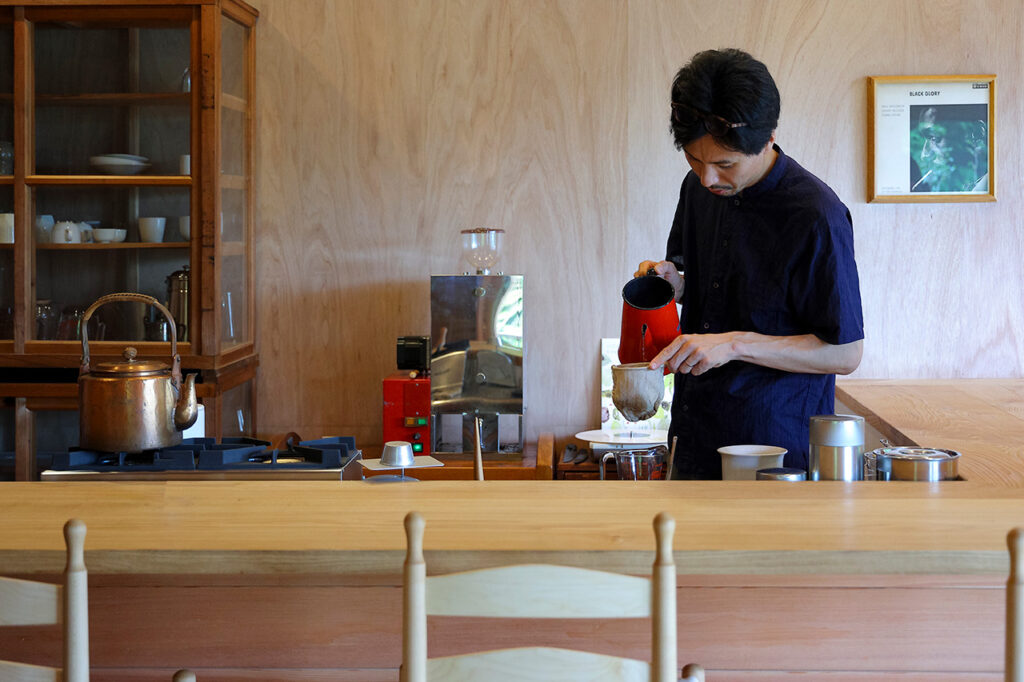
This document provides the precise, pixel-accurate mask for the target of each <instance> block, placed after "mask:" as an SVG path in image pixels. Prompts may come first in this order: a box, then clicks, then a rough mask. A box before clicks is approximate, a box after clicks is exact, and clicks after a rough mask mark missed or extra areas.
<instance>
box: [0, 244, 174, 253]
mask: <svg viewBox="0 0 1024 682" xmlns="http://www.w3.org/2000/svg"><path fill="white" fill-rule="evenodd" d="M8 246H10V245H9V244H8ZM188 246H189V243H188V242H110V243H109V244H100V243H91V244H36V249H38V250H40V251H106V250H109V249H187V248H188Z"/></svg>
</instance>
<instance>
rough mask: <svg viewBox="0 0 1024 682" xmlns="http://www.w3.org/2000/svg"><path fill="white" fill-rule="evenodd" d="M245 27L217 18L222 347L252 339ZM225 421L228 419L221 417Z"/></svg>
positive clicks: (247, 46)
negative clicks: (219, 77)
mask: <svg viewBox="0 0 1024 682" xmlns="http://www.w3.org/2000/svg"><path fill="white" fill-rule="evenodd" d="M250 37H251V35H250V30H249V29H248V28H246V27H245V26H243V25H242V24H240V23H238V22H237V21H234V20H233V19H231V18H230V17H227V16H223V17H222V18H221V59H222V69H221V111H220V114H221V130H220V134H221V156H220V158H221V168H220V170H221V176H220V178H221V195H220V204H221V232H220V239H221V249H222V258H221V273H220V274H221V276H220V284H221V291H220V296H221V319H220V323H221V324H220V340H221V344H222V348H230V347H231V346H233V345H237V344H242V343H248V342H250V341H251V340H252V330H251V321H250V319H249V318H250V311H251V309H252V302H251V292H250V291H249V288H250V273H249V271H248V268H247V265H246V264H247V263H248V257H249V253H248V250H249V240H250V234H251V233H250V230H251V227H250V225H251V223H250V221H251V216H250V215H249V200H250V198H249V172H250V163H251V160H250V159H249V156H248V153H247V150H248V145H247V140H248V139H249V133H250V131H249V102H248V96H249V92H250V83H249V82H248V64H249V59H250V56H251V55H250V49H251V46H250V44H249V40H250ZM226 419H230V418H229V417H226Z"/></svg>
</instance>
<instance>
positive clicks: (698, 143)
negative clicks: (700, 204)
mask: <svg viewBox="0 0 1024 682" xmlns="http://www.w3.org/2000/svg"><path fill="white" fill-rule="evenodd" d="M774 141H775V136H774V135H772V136H771V138H769V140H768V144H766V145H765V146H764V149H762V150H761V151H760V152H758V153H757V154H744V153H743V152H738V151H734V150H732V149H727V148H725V147H723V146H721V145H719V144H718V142H717V141H716V140H715V138H713V137H712V136H711V135H705V136H703V137H701V138H698V139H696V140H694V141H693V142H691V143H690V144H688V145H686V146H685V147H683V153H684V154H685V155H686V161H687V162H688V163H689V164H690V168H691V169H693V172H694V173H695V174H696V175H697V177H698V178H700V184H702V185H704V187H706V188H707V189H708V191H710V192H711V193H712V194H717V195H718V196H723V197H731V196H733V195H734V194H739V193H740V192H742V191H743V190H744V189H746V188H747V187H750V186H751V185H754V184H756V183H757V182H758V181H759V180H761V178H763V177H764V176H765V175H767V174H768V171H769V170H771V167H772V164H773V163H775V150H774V149H772V143H773V142H774Z"/></svg>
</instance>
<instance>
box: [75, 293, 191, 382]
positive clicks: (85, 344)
mask: <svg viewBox="0 0 1024 682" xmlns="http://www.w3.org/2000/svg"><path fill="white" fill-rule="evenodd" d="M113 301H135V302H137V303H145V304H147V305H151V306H153V307H154V308H156V309H157V310H159V311H160V312H161V313H162V314H163V316H164V317H165V318H167V323H168V326H170V336H171V381H172V382H173V383H174V386H175V388H177V387H178V386H180V385H181V357H180V356H179V355H178V331H177V329H176V327H175V325H174V317H173V316H172V315H171V311H169V310H168V309H167V308H165V307H164V306H163V305H162V304H161V303H160V301H158V300H156V299H155V298H153V297H152V296H147V295H145V294H136V293H132V292H127V291H126V292H121V293H117V294H107V295H106V296H100V297H99V298H98V299H96V301H94V302H93V304H92V305H91V306H89V308H88V309H87V310H86V311H85V315H83V316H82V364H81V366H80V367H79V369H78V374H79V375H82V374H88V373H89V318H91V317H92V314H93V311H95V310H96V309H97V308H99V307H100V306H101V305H104V304H106V303H111V302H113Z"/></svg>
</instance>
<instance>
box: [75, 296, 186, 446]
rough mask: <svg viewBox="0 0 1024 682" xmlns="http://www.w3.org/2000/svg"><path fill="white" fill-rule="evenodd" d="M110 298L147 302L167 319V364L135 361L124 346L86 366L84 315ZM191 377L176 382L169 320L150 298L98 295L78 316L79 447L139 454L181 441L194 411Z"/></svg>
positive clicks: (174, 339)
mask: <svg viewBox="0 0 1024 682" xmlns="http://www.w3.org/2000/svg"><path fill="white" fill-rule="evenodd" d="M112 301H137V302H140V303H147V304H149V305H151V306H153V307H155V308H156V309H157V310H159V311H160V312H161V313H163V315H164V317H166V318H167V322H168V325H169V326H170V341H171V358H172V361H171V366H170V367H169V368H168V366H167V364H166V363H163V362H160V361H158V360H139V359H136V355H137V351H136V349H135V348H132V347H130V346H129V347H128V348H125V349H124V351H123V353H122V358H123V360H122V361H118V362H104V363H98V364H97V365H96V366H95V367H94V368H90V366H89V335H88V333H87V329H88V322H89V318H90V317H91V316H92V313H93V311H94V310H96V309H97V308H99V307H100V306H101V305H104V304H105V303H110V302H112ZM195 380H196V375H195V374H189V375H188V376H187V377H185V382H184V384H182V381H181V358H180V356H179V355H178V342H177V333H176V330H175V325H174V318H173V317H172V316H171V313H170V312H169V311H168V310H167V308H165V307H164V306H162V305H160V303H159V302H157V300H156V299H155V298H152V297H151V296H146V295H144V294H133V293H120V294H110V295H108V296H103V297H101V298H99V299H98V300H97V301H96V302H95V303H93V304H92V305H91V306H89V309H88V310H86V311H85V316H84V317H83V319H82V364H81V367H80V369H79V373H78V408H79V445H80V447H82V448H86V449H90V450H101V451H105V452H141V451H143V450H155V449H157V448H165V447H169V446H171V445H177V444H178V443H180V442H181V432H182V431H184V430H185V429H187V428H188V427H190V426H192V424H194V423H195V421H196V417H198V415H199V406H198V401H197V399H196V386H195Z"/></svg>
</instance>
